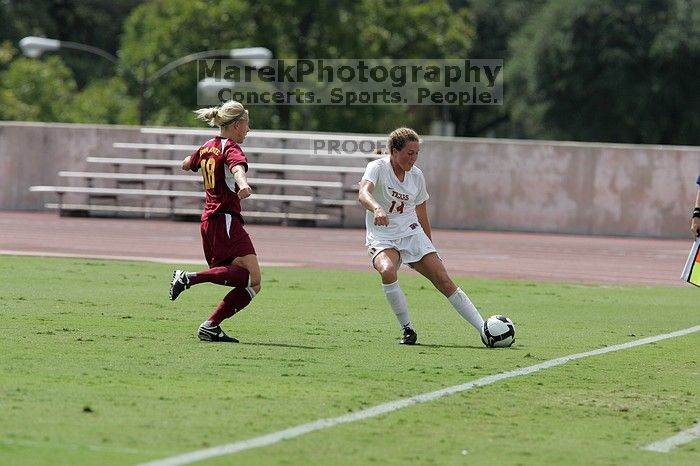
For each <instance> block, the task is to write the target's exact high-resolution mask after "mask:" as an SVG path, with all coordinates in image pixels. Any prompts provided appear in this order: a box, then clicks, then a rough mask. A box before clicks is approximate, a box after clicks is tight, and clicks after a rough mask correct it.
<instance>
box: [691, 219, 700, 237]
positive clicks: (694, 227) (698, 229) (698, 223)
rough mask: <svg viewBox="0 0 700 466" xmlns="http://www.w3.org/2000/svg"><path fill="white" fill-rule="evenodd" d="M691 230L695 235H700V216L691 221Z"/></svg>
mask: <svg viewBox="0 0 700 466" xmlns="http://www.w3.org/2000/svg"><path fill="white" fill-rule="evenodd" d="M690 231H692V232H693V236H698V235H700V218H697V217H694V218H693V221H692V222H691V223H690Z"/></svg>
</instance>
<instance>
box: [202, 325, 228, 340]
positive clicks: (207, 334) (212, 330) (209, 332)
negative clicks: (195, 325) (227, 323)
mask: <svg viewBox="0 0 700 466" xmlns="http://www.w3.org/2000/svg"><path fill="white" fill-rule="evenodd" d="M197 336H198V337H199V339H200V340H202V341H213V342H216V341H223V342H226V343H238V340H237V339H236V338H233V337H230V336H228V335H226V334H225V333H224V331H223V330H221V327H219V326H218V325H217V326H216V327H205V326H204V325H200V326H199V330H198V331H197Z"/></svg>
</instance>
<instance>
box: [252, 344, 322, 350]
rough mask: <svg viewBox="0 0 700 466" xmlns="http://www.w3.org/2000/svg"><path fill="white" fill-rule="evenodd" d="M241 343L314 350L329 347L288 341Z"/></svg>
mask: <svg viewBox="0 0 700 466" xmlns="http://www.w3.org/2000/svg"><path fill="white" fill-rule="evenodd" d="M239 345H250V346H278V347H280V348H299V349H312V350H318V349H329V348H327V347H324V346H304V345H290V344H287V343H256V342H251V343H246V342H240V343H239Z"/></svg>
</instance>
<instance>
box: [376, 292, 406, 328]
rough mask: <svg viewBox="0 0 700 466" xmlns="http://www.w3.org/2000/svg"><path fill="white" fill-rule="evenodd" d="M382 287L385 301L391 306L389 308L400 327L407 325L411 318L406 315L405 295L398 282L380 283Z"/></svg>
mask: <svg viewBox="0 0 700 466" xmlns="http://www.w3.org/2000/svg"><path fill="white" fill-rule="evenodd" d="M382 288H384V294H385V295H386V299H387V301H389V305H390V306H391V310H392V311H394V314H396V318H397V319H398V321H399V323H400V324H401V326H402V327H407V326H410V325H411V319H409V317H408V306H407V305H406V296H405V295H404V294H403V291H402V290H401V287H400V286H399V282H398V281H395V282H394V283H389V284H388V285H385V284H383V283H382Z"/></svg>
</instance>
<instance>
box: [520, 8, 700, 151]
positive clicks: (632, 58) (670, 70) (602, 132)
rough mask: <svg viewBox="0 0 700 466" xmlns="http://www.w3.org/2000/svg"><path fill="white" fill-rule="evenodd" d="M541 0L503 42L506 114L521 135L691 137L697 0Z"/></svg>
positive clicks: (694, 130) (641, 139)
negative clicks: (508, 49)
mask: <svg viewBox="0 0 700 466" xmlns="http://www.w3.org/2000/svg"><path fill="white" fill-rule="evenodd" d="M691 3H693V4H694V7H693V6H691V5H689V2H688V1H686V0H662V1H660V0H637V1H634V2H624V3H620V2H617V1H614V0H562V1H556V2H555V1H550V2H549V3H548V4H547V5H546V6H545V7H544V9H543V10H542V14H541V15H538V16H537V17H533V18H531V21H530V22H529V23H528V25H527V26H526V27H525V28H524V29H523V31H521V33H520V34H518V36H517V37H516V38H515V40H514V42H513V53H512V55H513V57H514V58H513V61H512V65H511V69H510V71H511V74H509V75H507V79H508V80H507V82H508V83H509V95H510V96H511V97H510V102H511V105H509V109H510V111H511V112H512V115H513V118H514V120H515V121H516V122H517V123H519V124H520V125H522V127H523V128H524V131H525V133H526V135H527V136H528V137H544V138H553V139H572V140H582V141H609V142H628V143H654V144H656V143H662V144H688V143H696V142H697V141H698V140H700V126H699V124H698V123H699V121H698V116H697V114H696V110H695V108H696V107H695V105H696V104H697V103H698V101H697V100H698V97H697V93H696V92H694V90H693V88H694V85H693V76H697V74H698V73H699V72H700V61H699V60H698V59H697V57H698V56H699V55H700V41H699V40H698V37H699V33H700V24H699V23H698V21H697V20H698V17H697V15H698V13H696V12H697V11H698V6H700V5H698V2H697V1H695V0H694V1H692V2H691Z"/></svg>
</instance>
